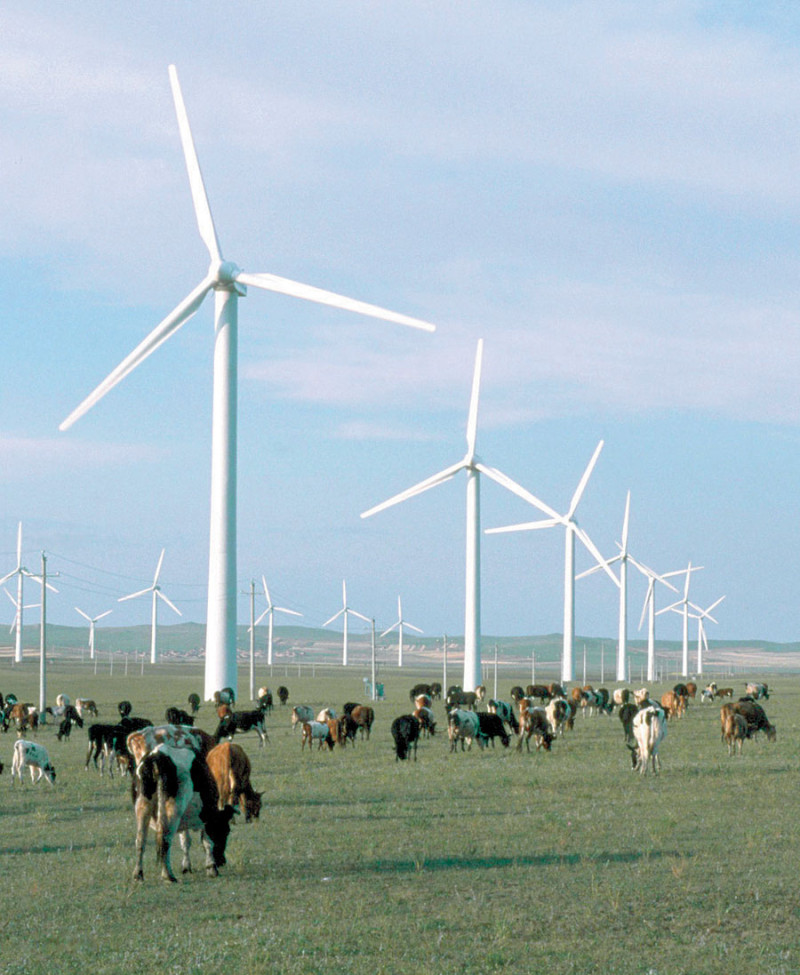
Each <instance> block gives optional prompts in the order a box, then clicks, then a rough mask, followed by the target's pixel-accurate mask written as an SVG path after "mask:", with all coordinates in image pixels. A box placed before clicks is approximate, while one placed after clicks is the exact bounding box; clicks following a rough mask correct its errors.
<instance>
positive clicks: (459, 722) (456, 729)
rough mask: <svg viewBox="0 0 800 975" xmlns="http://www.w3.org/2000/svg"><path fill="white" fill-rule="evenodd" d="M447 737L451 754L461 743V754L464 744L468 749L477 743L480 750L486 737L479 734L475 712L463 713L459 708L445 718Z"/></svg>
mask: <svg viewBox="0 0 800 975" xmlns="http://www.w3.org/2000/svg"><path fill="white" fill-rule="evenodd" d="M495 717H497V715H495ZM447 737H448V738H449V739H450V751H451V752H454V751H455V750H456V748H457V747H458V743H459V742H461V751H462V752H463V751H464V742H466V743H467V747H468V748H472V742H473V741H477V742H478V746H479V747H480V748H483V747H484V746H485V745H486V736H485V735H483V734H481V726H480V722H479V721H478V715H477V713H476V712H475V711H464V710H462V709H461V708H456V709H455V710H453V711H451V712H450V713H449V714H448V716H447Z"/></svg>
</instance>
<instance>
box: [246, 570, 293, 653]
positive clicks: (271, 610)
mask: <svg viewBox="0 0 800 975" xmlns="http://www.w3.org/2000/svg"><path fill="white" fill-rule="evenodd" d="M261 581H262V583H263V584H264V596H265V598H266V600H267V608H266V609H265V610H264V612H263V613H262V614H261V615H260V616H259V617H258V619H257V620H256V621H255V623H253V626H254V627H256V626H258V624H259V623H260V622H261V620H263V619H264V617H265V616H268V617H269V627H268V636H267V665H268V666H270V667H271V666H272V618H273V616H274V615H275V613H289V614H290V615H291V616H302V615H303V614H302V613H298V612H297V611H296V610H294V609H284V607H283V606H274V605H273V603H272V599H271V597H270V594H269V589H267V578H266V576H261Z"/></svg>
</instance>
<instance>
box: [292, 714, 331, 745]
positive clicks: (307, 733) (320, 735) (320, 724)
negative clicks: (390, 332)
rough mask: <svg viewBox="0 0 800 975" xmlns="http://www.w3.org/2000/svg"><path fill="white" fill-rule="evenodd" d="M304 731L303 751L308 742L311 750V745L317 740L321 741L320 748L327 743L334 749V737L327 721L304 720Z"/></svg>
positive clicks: (301, 743)
mask: <svg viewBox="0 0 800 975" xmlns="http://www.w3.org/2000/svg"><path fill="white" fill-rule="evenodd" d="M302 732H303V734H302V740H301V742H300V750H301V751H302V750H303V749H304V748H305V747H306V744H307V745H308V750H309V752H311V746H312V744H313V743H314V742H315V741H318V742H319V748H322V746H323V744H325V745H327V746H328V748H329V749H330V750H333V738H332V737H331V729H330V728H329V727H328V723H327V722H324V721H304V722H303V725H302ZM318 750H319V749H318Z"/></svg>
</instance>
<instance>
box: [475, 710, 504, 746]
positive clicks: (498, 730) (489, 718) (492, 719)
mask: <svg viewBox="0 0 800 975" xmlns="http://www.w3.org/2000/svg"><path fill="white" fill-rule="evenodd" d="M478 725H479V727H480V729H481V734H482V735H485V736H486V737H487V738H488V739H489V740H490V741H491V743H492V748H494V740H495V738H499V739H500V741H501V742H502V743H503V748H508V743H509V742H510V741H511V739H510V738H509V736H508V735H507V734H506V728H505V725H504V724H503V719H502V718H501V717H500V715H499V714H484V713H483V712H482V711H479V712H478Z"/></svg>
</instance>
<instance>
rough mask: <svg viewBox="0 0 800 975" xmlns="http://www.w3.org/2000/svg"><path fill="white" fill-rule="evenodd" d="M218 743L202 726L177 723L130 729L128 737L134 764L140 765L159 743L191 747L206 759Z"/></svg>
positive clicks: (171, 746)
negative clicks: (196, 726)
mask: <svg viewBox="0 0 800 975" xmlns="http://www.w3.org/2000/svg"><path fill="white" fill-rule="evenodd" d="M128 720H129V721H131V720H136V719H131V718H129V719H128ZM216 744H217V742H216V741H214V739H213V737H212V736H211V735H209V734H208V733H207V732H205V731H201V729H200V728H194V727H192V726H190V725H175V724H166V725H159V726H158V727H153V725H151V724H148V725H145V726H144V727H142V728H137V729H136V730H133V729H129V732H128V737H127V739H126V747H127V750H128V752H129V753H130V755H131V757H132V759H133V764H134V765H138V764H139V762H141V760H142V759H143V758H144V756H145V755H147V754H148V753H149V752H152V751H154V750H155V749H156V748H158V747H159V745H168V746H169V747H170V748H191V749H192V750H193V751H194V752H196V753H197V755H198V756H199V757H200V758H202V759H204V760H205V757H206V755H208V753H209V752H210V751H211V749H212V748H213V747H214V746H215V745H216Z"/></svg>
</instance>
